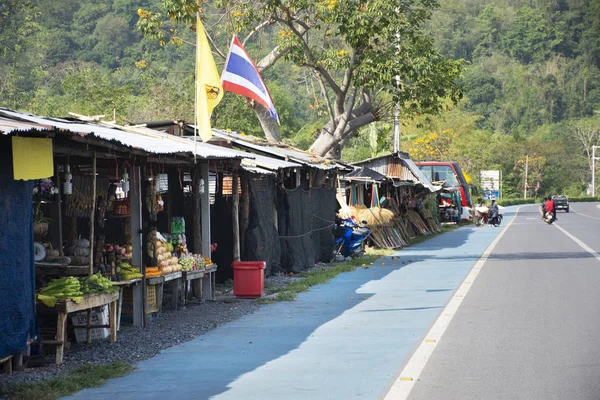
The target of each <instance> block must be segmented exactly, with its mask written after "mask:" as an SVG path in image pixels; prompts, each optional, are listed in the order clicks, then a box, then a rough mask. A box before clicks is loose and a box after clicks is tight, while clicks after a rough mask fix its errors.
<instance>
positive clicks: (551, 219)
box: [542, 212, 554, 225]
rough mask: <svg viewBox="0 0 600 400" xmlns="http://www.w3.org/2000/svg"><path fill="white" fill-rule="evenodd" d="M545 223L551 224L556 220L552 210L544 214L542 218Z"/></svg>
mask: <svg viewBox="0 0 600 400" xmlns="http://www.w3.org/2000/svg"><path fill="white" fill-rule="evenodd" d="M542 219H543V220H544V222H545V223H547V224H548V225H551V224H552V223H553V222H554V214H553V213H551V212H547V213H545V214H544V218H542Z"/></svg>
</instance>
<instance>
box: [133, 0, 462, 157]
mask: <svg viewBox="0 0 600 400" xmlns="http://www.w3.org/2000/svg"><path fill="white" fill-rule="evenodd" d="M435 7H437V1H436V0H368V1H367V0H311V1H307V0H254V1H250V2H248V1H240V0H217V1H215V2H212V3H211V4H210V5H207V6H206V8H211V9H213V8H214V9H215V10H219V11H221V12H222V13H223V19H222V21H223V23H221V24H219V25H217V29H218V30H221V33H222V31H224V30H227V31H228V33H229V34H232V33H237V34H238V35H240V37H241V38H242V39H243V41H244V42H245V43H246V42H249V41H252V40H253V38H254V37H255V36H256V33H257V32H260V31H261V30H267V29H268V30H269V31H270V32H272V33H274V34H276V37H277V39H276V42H275V43H274V44H273V46H272V47H271V48H269V49H268V51H267V52H266V54H265V55H264V57H263V58H262V59H261V60H260V61H259V62H258V63H257V66H258V68H259V70H260V71H261V72H262V71H265V70H267V69H268V68H270V67H271V66H273V65H274V64H275V63H276V62H277V61H279V60H280V59H282V58H283V59H286V60H289V61H292V62H294V63H295V64H297V65H299V66H302V67H305V68H307V69H308V70H309V71H310V72H311V74H312V76H313V78H314V79H315V80H316V81H317V82H318V86H319V87H320V91H321V96H322V97H323V100H324V102H325V104H326V106H327V115H328V117H329V120H328V122H327V123H325V125H324V126H323V127H322V129H321V130H320V132H319V133H318V135H316V138H315V141H314V143H313V144H312V146H311V148H310V151H311V152H313V153H314V154H317V155H320V156H324V155H329V156H331V157H335V158H338V157H339V156H340V154H341V149H342V148H343V146H344V144H345V143H347V141H348V140H349V138H350V137H351V136H352V134H353V133H355V132H356V131H357V130H358V129H359V128H360V127H363V126H365V125H368V124H370V123H372V122H375V121H379V120H383V119H386V118H390V117H391V115H392V109H393V105H394V104H399V105H400V110H401V111H400V112H401V115H402V118H410V117H412V116H414V115H416V114H423V113H436V112H438V111H440V110H441V109H442V107H443V105H444V104H445V103H444V102H443V100H444V99H445V98H450V99H451V100H452V101H453V102H457V101H458V99H459V98H460V96H461V91H460V88H459V87H458V86H457V84H456V82H457V78H458V77H459V75H460V74H461V66H462V61H456V60H450V59H446V58H444V57H442V56H441V55H440V54H439V53H438V52H436V50H434V48H433V44H432V40H431V39H430V38H429V37H427V36H426V35H425V34H424V33H423V31H422V30H421V25H422V24H423V23H424V22H426V21H427V20H428V19H429V18H430V17H431V12H432V10H433V9H434V8H435ZM197 10H198V4H197V1H196V0H163V1H162V12H161V11H159V12H154V11H147V10H140V11H139V15H140V20H139V21H138V26H139V27H140V29H141V30H142V32H143V33H144V34H145V35H146V36H153V37H156V38H158V39H159V40H160V41H161V43H163V44H164V43H167V42H169V41H171V42H174V43H181V40H180V39H181V36H179V35H180V33H179V31H178V29H180V28H181V26H184V27H185V26H187V27H192V28H193V29H195V26H194V24H195V15H196V12H197ZM201 11H203V10H201ZM207 33H208V34H209V36H211V35H212V36H215V35H216V34H217V32H210V31H209V32H207ZM214 43H215V42H214V41H213V45H214ZM223 50H224V49H218V48H216V46H215V52H216V53H217V54H218V55H220V56H223V55H224V54H225V53H226V51H223ZM254 110H255V111H256V115H257V117H258V119H259V121H260V123H261V125H262V127H263V130H264V132H265V136H266V137H267V139H268V140H269V141H271V142H279V141H281V135H280V133H279V128H278V126H277V124H276V123H275V122H274V121H273V120H272V119H271V118H270V116H269V113H268V112H267V111H266V110H264V109H263V108H262V107H260V106H258V105H255V106H254Z"/></svg>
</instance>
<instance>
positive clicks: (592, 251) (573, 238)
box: [554, 224, 600, 261]
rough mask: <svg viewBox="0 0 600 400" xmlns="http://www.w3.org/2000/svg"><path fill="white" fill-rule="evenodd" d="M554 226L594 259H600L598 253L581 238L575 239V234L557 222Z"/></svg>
mask: <svg viewBox="0 0 600 400" xmlns="http://www.w3.org/2000/svg"><path fill="white" fill-rule="evenodd" d="M554 226H556V227H557V228H558V229H559V230H560V231H561V232H562V233H564V234H565V235H567V236H568V237H569V238H571V239H572V240H573V241H574V242H575V243H577V244H578V245H579V246H580V247H581V248H582V249H584V250H585V251H587V252H588V253H590V254H591V255H593V256H594V257H596V259H597V260H598V261H600V254H598V253H596V252H595V251H594V249H592V248H591V247H589V246H588V245H587V244H585V243H583V242H582V241H581V240H579V239H577V238H576V237H575V236H573V235H572V234H570V233H569V232H567V231H566V230H565V229H564V228H562V227H560V226H559V225H558V224H554Z"/></svg>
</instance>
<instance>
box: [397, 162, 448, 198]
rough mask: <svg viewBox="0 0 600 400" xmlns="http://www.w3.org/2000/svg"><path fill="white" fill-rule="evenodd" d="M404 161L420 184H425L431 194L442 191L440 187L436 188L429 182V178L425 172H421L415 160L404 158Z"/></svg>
mask: <svg viewBox="0 0 600 400" xmlns="http://www.w3.org/2000/svg"><path fill="white" fill-rule="evenodd" d="M402 161H404V163H405V164H406V166H407V167H408V168H409V169H410V171H411V172H412V173H413V175H414V176H415V177H416V178H417V179H418V180H419V182H421V183H422V184H423V186H425V187H426V188H427V189H429V190H430V191H431V192H437V191H438V190H440V189H441V187H440V186H434V185H433V184H432V183H431V182H429V179H427V177H426V176H425V174H424V173H423V171H421V170H420V169H419V167H417V165H416V164H415V163H414V162H413V160H411V159H408V158H404V159H402Z"/></svg>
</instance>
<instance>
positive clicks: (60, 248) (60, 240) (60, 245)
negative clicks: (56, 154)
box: [55, 168, 65, 257]
mask: <svg viewBox="0 0 600 400" xmlns="http://www.w3.org/2000/svg"><path fill="white" fill-rule="evenodd" d="M55 170H56V171H58V168H57V169H55ZM56 187H57V188H58V193H57V195H56V200H57V202H58V205H57V212H58V252H59V254H60V256H61V257H62V256H64V255H65V254H64V251H63V226H62V224H63V221H62V193H61V190H60V189H61V188H60V173H58V172H57V173H56Z"/></svg>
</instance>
